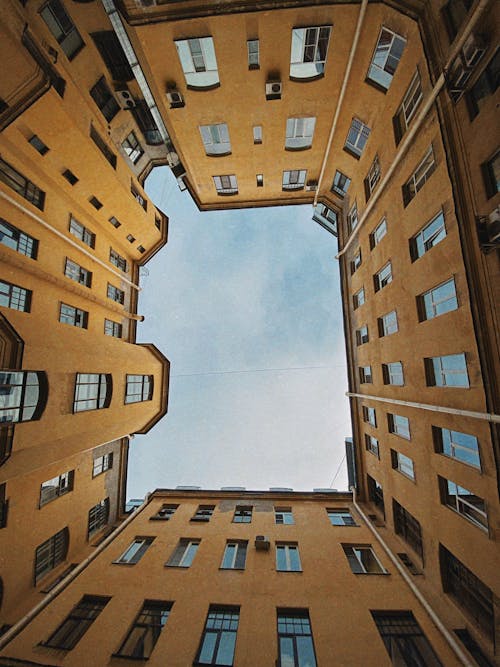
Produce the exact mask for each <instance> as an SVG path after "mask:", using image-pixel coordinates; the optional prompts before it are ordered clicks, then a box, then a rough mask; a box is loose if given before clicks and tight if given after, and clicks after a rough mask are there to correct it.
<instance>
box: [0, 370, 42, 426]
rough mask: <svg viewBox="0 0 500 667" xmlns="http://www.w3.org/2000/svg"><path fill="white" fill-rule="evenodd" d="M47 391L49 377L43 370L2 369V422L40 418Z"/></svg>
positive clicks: (0, 422) (0, 411) (0, 387)
mask: <svg viewBox="0 0 500 667" xmlns="http://www.w3.org/2000/svg"><path fill="white" fill-rule="evenodd" d="M47 393H48V387H47V377H46V375H45V373H43V372H41V371H1V372H0V396H1V397H2V399H1V403H0V424H5V423H17V422H26V421H33V420H36V419H40V417H41V415H42V413H43V411H44V409H45V405H46V403H47Z"/></svg>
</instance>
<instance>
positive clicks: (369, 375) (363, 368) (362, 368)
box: [359, 366, 373, 384]
mask: <svg viewBox="0 0 500 667" xmlns="http://www.w3.org/2000/svg"><path fill="white" fill-rule="evenodd" d="M366 369H369V370H368V372H367V371H366ZM367 378H370V379H369V380H368V379H367ZM359 381H360V383H361V384H372V383H373V375H372V367H371V366H359Z"/></svg>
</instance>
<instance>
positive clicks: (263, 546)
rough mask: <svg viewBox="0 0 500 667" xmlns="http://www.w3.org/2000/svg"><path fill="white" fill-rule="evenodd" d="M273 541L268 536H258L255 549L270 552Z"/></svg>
mask: <svg viewBox="0 0 500 667" xmlns="http://www.w3.org/2000/svg"><path fill="white" fill-rule="evenodd" d="M270 546H271V541H270V540H269V538H268V537H267V536H266V535H257V536H256V538H255V548H256V549H257V550H258V551H269V548H270Z"/></svg>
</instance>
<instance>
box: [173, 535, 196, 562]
mask: <svg viewBox="0 0 500 667" xmlns="http://www.w3.org/2000/svg"><path fill="white" fill-rule="evenodd" d="M199 546H200V540H192V539H189V538H182V539H180V540H179V544H178V545H177V547H176V548H175V550H174V552H173V553H172V555H171V556H170V559H169V560H168V562H167V563H165V565H168V566H169V567H190V565H191V564H192V562H193V560H194V557H195V556H196V552H197V551H198V547H199Z"/></svg>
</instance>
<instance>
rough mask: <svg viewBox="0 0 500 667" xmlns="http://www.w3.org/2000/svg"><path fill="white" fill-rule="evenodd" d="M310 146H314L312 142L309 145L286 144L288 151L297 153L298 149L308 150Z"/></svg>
mask: <svg viewBox="0 0 500 667" xmlns="http://www.w3.org/2000/svg"><path fill="white" fill-rule="evenodd" d="M310 148H312V144H309V146H286V145H285V150H286V151H291V152H295V153H297V152H298V151H307V150H309V149H310Z"/></svg>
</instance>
